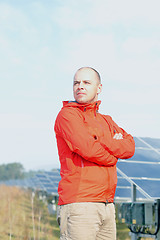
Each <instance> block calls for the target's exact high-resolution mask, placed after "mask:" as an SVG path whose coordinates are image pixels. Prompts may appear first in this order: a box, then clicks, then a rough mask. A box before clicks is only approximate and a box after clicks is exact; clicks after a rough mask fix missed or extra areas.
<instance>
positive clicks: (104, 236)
mask: <svg viewBox="0 0 160 240" xmlns="http://www.w3.org/2000/svg"><path fill="white" fill-rule="evenodd" d="M58 207H59V214H58V215H57V216H58V220H59V222H60V239H61V240H100V239H101V240H116V221H115V207H114V204H113V203H108V204H105V203H94V202H82V203H71V204H66V205H61V206H58Z"/></svg>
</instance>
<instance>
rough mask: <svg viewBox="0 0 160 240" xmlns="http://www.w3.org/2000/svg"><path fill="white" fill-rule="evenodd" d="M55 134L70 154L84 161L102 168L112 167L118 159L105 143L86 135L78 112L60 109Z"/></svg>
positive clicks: (86, 132)
mask: <svg viewBox="0 0 160 240" xmlns="http://www.w3.org/2000/svg"><path fill="white" fill-rule="evenodd" d="M55 133H56V135H57V136H59V137H62V138H63V139H64V140H65V142H66V143H67V145H68V147H69V148H70V150H71V151H72V152H74V153H77V154H79V155H80V156H81V157H83V158H84V159H85V160H88V161H91V162H94V163H96V164H98V165H103V166H113V165H115V164H116V163H117V160H118V157H117V156H115V155H114V151H111V150H109V149H108V147H107V142H106V144H104V143H100V142H99V141H98V140H97V139H95V138H94V137H93V136H91V135H90V134H89V133H88V131H87V129H86V127H85V125H84V122H83V117H82V115H81V114H79V112H78V111H75V110H74V111H73V110H72V109H62V111H61V112H60V113H59V114H58V116H57V119H56V122H55ZM113 140H115V141H117V142H119V141H120V140H117V139H113ZM111 145H112V144H111ZM112 150H113V149H112Z"/></svg>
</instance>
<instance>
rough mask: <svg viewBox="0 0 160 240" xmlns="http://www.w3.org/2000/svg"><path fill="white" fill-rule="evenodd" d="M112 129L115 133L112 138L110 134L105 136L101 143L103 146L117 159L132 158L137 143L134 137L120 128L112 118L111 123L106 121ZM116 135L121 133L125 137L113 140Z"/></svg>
mask: <svg viewBox="0 0 160 240" xmlns="http://www.w3.org/2000/svg"><path fill="white" fill-rule="evenodd" d="M105 120H106V118H105ZM106 121H107V122H108V124H109V126H110V128H112V130H111V131H113V134H112V137H110V136H109V135H108V134H105V138H104V139H103V142H102V143H101V144H102V146H103V147H104V148H105V149H106V150H108V151H109V152H110V154H112V155H114V156H115V157H117V158H121V159H127V158H131V157H132V156H133V155H134V152H135V142H134V139H133V137H132V136H131V135H130V134H128V133H127V132H126V131H125V130H123V129H122V128H120V127H119V126H118V125H117V124H116V123H115V122H114V121H113V120H112V118H111V117H110V118H109V121H108V120H106ZM115 133H121V134H122V135H123V139H113V136H114V134H115Z"/></svg>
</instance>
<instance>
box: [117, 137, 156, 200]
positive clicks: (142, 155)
mask: <svg viewBox="0 0 160 240" xmlns="http://www.w3.org/2000/svg"><path fill="white" fill-rule="evenodd" d="M134 140H135V145H136V150H135V154H134V156H133V157H132V158H130V159H126V160H121V159H119V161H118V163H117V172H118V184H117V189H116V195H115V197H116V199H118V198H126V199H127V198H128V199H131V185H132V184H135V186H136V187H137V190H138V191H137V198H143V199H144V198H146V199H156V198H160V139H153V138H138V137H135V138H134Z"/></svg>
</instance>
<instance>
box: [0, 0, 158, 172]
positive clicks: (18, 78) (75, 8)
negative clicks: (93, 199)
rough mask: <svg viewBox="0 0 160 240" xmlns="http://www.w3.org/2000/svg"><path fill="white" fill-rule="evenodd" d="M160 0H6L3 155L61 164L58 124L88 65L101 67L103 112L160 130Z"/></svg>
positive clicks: (33, 165) (1, 4)
mask: <svg viewBox="0 0 160 240" xmlns="http://www.w3.org/2000/svg"><path fill="white" fill-rule="evenodd" d="M159 9H160V2H159V0H153V1H149V0H147V1H146V0H140V1H139V0H135V1H128V0H121V1H118V0H117V1H111V0H110V1H109V0H77V1H75V0H63V1H62V0H53V1H51V0H44V1H42V0H39V1H34V0H27V1H25V0H14V1H11V0H10V1H7V0H0V66H1V70H0V83H1V84H0V85H1V87H0V132H1V134H0V146H1V151H0V163H10V162H21V163H22V164H23V165H24V167H25V168H26V169H27V170H28V169H43V168H45V169H50V168H54V167H59V161H58V155H57V149H56V142H55V137H54V133H53V124H54V121H55V118H56V115H57V113H58V111H59V110H60V108H61V106H62V101H63V100H68V99H69V100H71V99H73V95H72V79H73V75H74V73H75V71H76V70H77V69H78V68H79V67H81V66H91V67H94V68H95V69H97V70H98V71H99V72H100V74H101V77H102V83H103V91H102V93H101V96H100V99H101V100H102V104H101V107H100V112H102V113H104V114H109V115H111V116H112V118H113V120H114V121H115V122H116V123H117V124H118V125H120V126H121V127H123V128H124V129H125V130H126V131H128V132H129V133H131V134H132V135H134V136H140V137H153V138H160V110H159V106H160V96H159V91H160V31H159V29H160V14H159Z"/></svg>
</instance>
